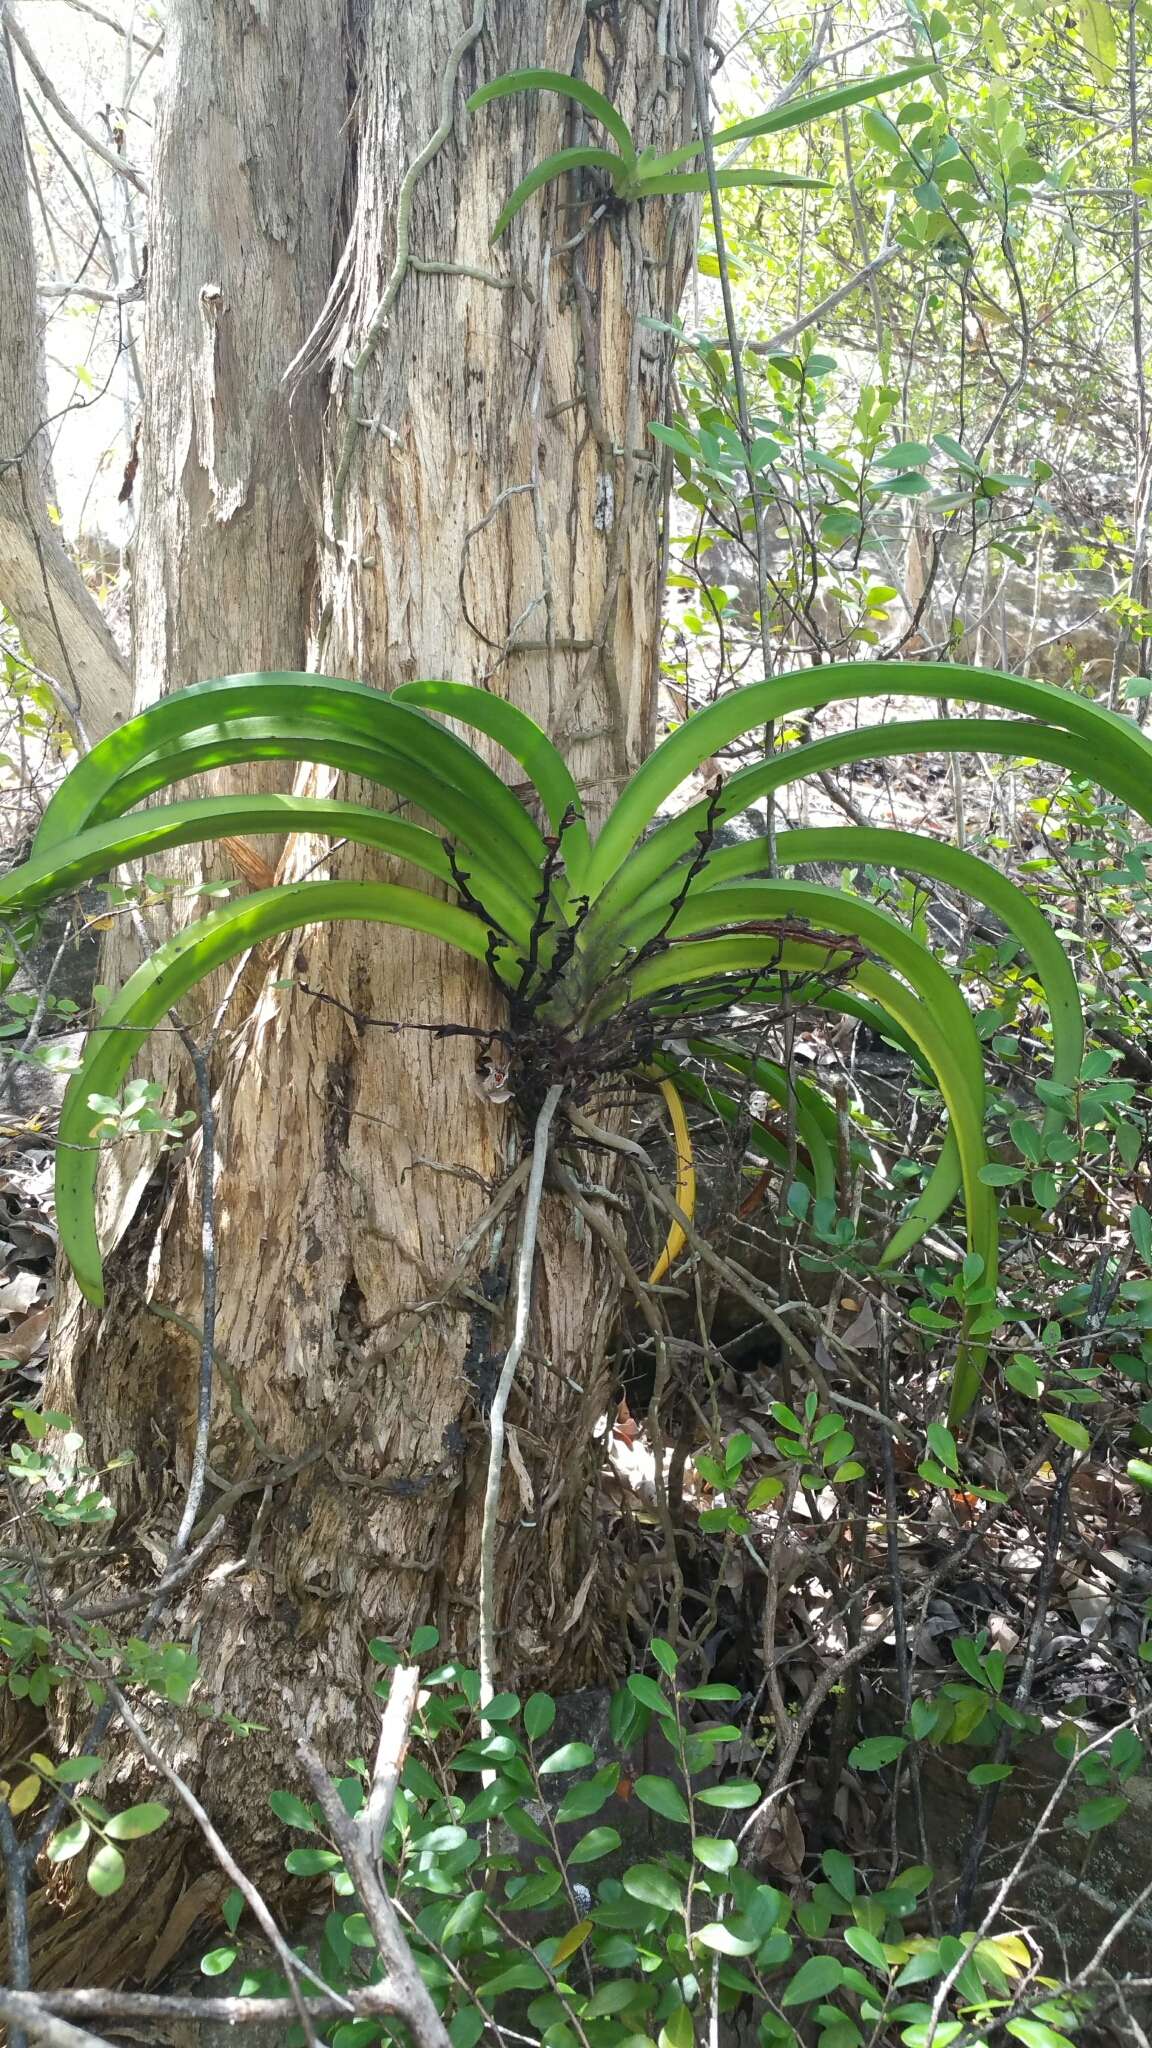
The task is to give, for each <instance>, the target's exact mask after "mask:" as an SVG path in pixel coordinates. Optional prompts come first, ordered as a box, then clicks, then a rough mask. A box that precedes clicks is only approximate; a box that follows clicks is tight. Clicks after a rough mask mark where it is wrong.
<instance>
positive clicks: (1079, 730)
mask: <svg viewBox="0 0 1152 2048" xmlns="http://www.w3.org/2000/svg"><path fill="white" fill-rule="evenodd" d="M872 697H930V698H937V699H939V698H942V697H943V698H951V699H953V700H954V701H955V702H958V703H974V704H992V705H995V706H996V707H997V708H998V709H1000V710H1002V711H1013V712H1019V713H1021V714H1023V716H1024V717H1025V718H1027V719H1030V720H1036V721H1039V722H1040V723H1041V725H1042V726H1044V727H1055V728H1056V730H1057V731H1058V732H1070V733H1075V734H1076V735H1077V736H1078V737H1080V738H1082V739H1084V740H1086V741H1087V742H1088V743H1089V744H1088V746H1087V747H1086V748H1084V749H1083V750H1082V751H1081V754H1080V757H1079V760H1078V762H1077V763H1075V764H1072V765H1075V766H1077V768H1078V771H1079V772H1080V773H1082V774H1091V776H1092V777H1093V779H1094V780H1096V781H1098V782H1100V783H1102V784H1103V786H1104V787H1105V788H1108V789H1113V790H1115V792H1116V794H1117V795H1120V796H1122V797H1123V800H1124V801H1125V802H1126V803H1129V804H1131V805H1132V807H1133V808H1134V809H1137V810H1139V811H1140V813H1141V815H1142V816H1149V815H1150V814H1152V742H1150V741H1149V740H1148V739H1147V738H1146V737H1145V735H1144V734H1143V733H1142V732H1141V730H1140V728H1139V726H1137V725H1136V724H1134V723H1133V721H1132V720H1131V719H1130V718H1124V717H1121V715H1120V714H1119V713H1118V712H1114V711H1107V710H1105V709H1104V708H1103V707H1102V706H1101V705H1098V704H1092V703H1089V702H1088V701H1087V700H1086V699H1085V698H1083V697H1077V696H1075V695H1074V694H1073V693H1072V692H1071V691H1070V690H1059V689H1057V688H1056V687H1055V685H1054V684H1051V683H1036V682H1031V681H1029V680H1027V679H1026V678H1023V677H1020V676H1006V675H1001V674H1000V673H998V672H997V671H995V670H992V669H978V668H957V667H956V666H955V665H954V664H952V663H951V662H931V661H926V662H914V663H913V662H897V661H876V662H852V661H845V662H831V663H829V664H828V666H827V667H825V668H816V669H808V670H806V671H804V672H802V673H800V674H798V675H789V676H780V677H778V678H773V679H772V680H771V681H769V682H762V683H749V684H747V685H746V686H745V687H744V688H743V689H739V690H731V691H729V692H728V693H727V694H726V695H725V696H723V697H718V698H717V699H716V701H715V703H713V704H710V705H708V706H707V707H706V708H705V709H704V710H702V711H697V712H695V713H694V714H693V716H692V717H691V718H689V719H687V720H685V722H684V724H683V725H681V726H678V727H677V729H676V731H675V732H673V733H670V734H669V736H668V738H667V739H666V740H664V741H663V742H662V743H661V745H660V746H659V747H657V749H656V751H655V753H654V754H651V755H650V756H649V758H648V760H647V761H645V762H644V763H643V765H642V766H641V767H640V768H638V769H637V771H636V773H635V775H633V776H632V778H631V780H630V781H629V782H628V783H627V784H626V785H625V787H624V789H623V790H622V791H621V793H620V796H619V798H618V799H617V801H616V803H615V805H614V806H613V809H612V811H611V813H610V815H609V817H608V819H607V821H606V822H605V825H604V829H603V831H602V832H601V834H600V837H599V839H598V840H597V842H596V845H595V847H594V849H593V855H592V868H591V876H590V879H591V884H592V889H593V893H597V892H598V891H599V890H600V889H602V888H603V887H604V885H605V883H606V882H607V881H608V880H609V878H610V877H611V876H613V875H614V874H615V872H616V870H617V869H618V867H619V866H620V863H621V861H622V860H623V858H624V855H625V854H626V853H627V851H628V849H629V848H630V847H631V846H633V845H635V843H636V840H637V839H638V838H639V837H640V835H641V833H642V832H643V831H645V829H646V828H647V826H648V824H649V823H650V821H651V819H652V818H653V817H654V815H655V813H656V811H657V810H658V809H659V807H660V805H661V804H662V803H663V802H664V801H665V799H666V798H667V797H669V796H671V794H672V792H673V790H675V789H678V788H679V786H680V784H681V783H682V782H683V781H684V779H685V777H686V776H687V775H690V774H692V773H693V772H694V771H695V770H696V769H697V768H699V766H700V764H701V763H702V762H703V761H706V760H708V759H710V757H711V756H712V755H714V754H717V753H719V752H721V750H722V749H723V748H724V747H726V746H728V745H729V744H730V743H731V741H732V740H734V739H737V738H739V736H740V735H741V734H743V733H754V732H759V731H761V730H762V729H763V727H764V726H765V725H766V724H768V723H770V722H771V721H773V720H779V719H783V718H788V717H791V716H792V715H794V714H796V713H804V712H812V711H817V710H820V709H822V708H823V707H824V706H825V705H827V704H830V703H837V704H843V703H852V702H856V701H862V700H864V699H866V698H872ZM932 723H933V724H934V725H935V726H936V728H937V729H938V732H939V735H940V737H939V738H938V739H937V740H935V741H934V742H932V744H934V745H936V746H938V747H939V748H940V749H941V750H942V751H948V752H951V751H955V750H956V748H955V746H954V744H953V742H954V737H955V736H954V735H952V734H950V728H951V727H953V726H957V725H960V724H961V723H962V721H960V720H953V719H938V720H935V721H932ZM878 730H879V731H883V732H884V733H885V734H886V741H885V744H884V745H883V746H881V747H880V749H879V752H881V753H883V752H885V751H889V750H891V751H898V750H899V740H898V734H899V726H898V725H894V726H892V727H883V728H872V731H873V733H874V734H875V733H876V732H877V731H878ZM963 746H964V748H965V749H966V750H968V751H971V750H972V742H971V740H970V739H967V738H965V740H964V742H963ZM980 750H981V751H984V750H985V749H984V747H983V746H981V749H980ZM801 751H802V750H801V749H796V750H795V752H796V753H797V754H799V753H800V752H801ZM1039 751H1040V750H1039V748H1038V746H1037V745H1036V744H1035V733H1034V731H1033V729H1032V728H1031V727H1029V728H1028V729H1026V730H1022V731H1021V735H1020V746H1019V753H1020V755H1021V756H1025V755H1028V754H1033V753H1039ZM855 758H857V759H862V758H864V756H861V755H858V756H856V757H855ZM1040 758H1042V759H1046V758H1049V757H1048V756H1046V755H1044V754H1040ZM802 772H806V771H802ZM1121 782H1123V787H1121V786H1120V784H1121ZM727 794H728V793H727V792H726V793H725V796H726V798H727ZM723 815H725V816H728V815H730V812H729V811H728V810H727V807H726V805H725V809H724V812H723ZM648 879H651V877H649V878H648Z"/></svg>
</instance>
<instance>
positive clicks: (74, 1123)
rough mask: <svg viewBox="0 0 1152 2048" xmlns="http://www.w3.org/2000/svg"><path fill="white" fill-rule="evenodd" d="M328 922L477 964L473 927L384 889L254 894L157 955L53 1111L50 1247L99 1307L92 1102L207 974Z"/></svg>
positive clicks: (464, 916) (480, 952)
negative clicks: (396, 935)
mask: <svg viewBox="0 0 1152 2048" xmlns="http://www.w3.org/2000/svg"><path fill="white" fill-rule="evenodd" d="M334 920H364V921H366V922H371V923H374V924H389V925H401V926H404V927H405V928H406V929H408V930H410V931H418V932H427V933H429V934H430V935H431V936H432V937H433V938H439V939H443V940H444V942H445V943H446V944H447V945H450V946H455V947H456V948H457V950H458V951H460V952H463V953H468V954H471V956H472V958H473V959H477V960H483V959H484V958H485V955H486V952H487V947H488V933H487V930H486V928H485V926H484V925H482V924H481V923H480V921H479V919H478V918H475V917H473V916H471V915H470V913H469V912H467V911H465V910H460V909H458V908H457V907H456V906H455V905H454V904H451V903H441V902H439V901H437V899H436V898H435V897H432V896H424V895H422V894H421V893H420V891H419V890H418V889H402V888H396V887H393V886H392V885H391V884H389V883H385V882H295V883H290V884H289V885H288V886H287V887H284V888H280V889H262V890H260V891H259V892H258V893H257V894H256V895H254V896H248V897H246V898H245V900H244V901H243V902H242V903H239V904H235V905H229V907H228V908H227V909H226V910H217V911H214V912H213V913H212V914H211V915H210V916H209V917H205V918H202V919H200V921H199V922H198V923H196V924H192V925H188V926H186V927H185V929H184V930H183V931H181V932H178V933H177V934H176V936H175V937H174V938H172V939H169V940H168V941H167V943H166V944H165V945H163V946H160V947H158V948H157V950H156V952H155V953H153V954H152V956H151V958H150V959H148V960H146V961H145V962H144V964H143V966H141V967H138V968H137V970H136V972H135V974H133V975H132V977H131V979H130V980H129V981H127V982H126V983H125V985H124V987H123V988H122V989H121V990H120V993H119V994H118V995H117V996H116V998H115V999H114V1001H113V1002H112V1003H110V1004H109V1007H108V1009H107V1010H106V1011H105V1013H104V1018H103V1022H102V1024H101V1026H100V1029H99V1030H97V1031H94V1032H93V1033H92V1035H91V1037H90V1038H89V1040H88V1042H87V1045H86V1046H85V1048H84V1058H83V1062H82V1064H81V1066H80V1068H79V1070H78V1071H77V1072H76V1073H75V1074H74V1075H73V1076H72V1079H71V1081H70V1082H69V1084H68V1089H67V1092H66V1094H65V1097H64V1104H63V1107H62V1109H61V1112H60V1142H59V1147H58V1149H57V1153H56V1214H57V1223H58V1227H59V1231H60V1242H61V1245H62V1246H63V1249H64V1251H65V1253H66V1255H67V1257H68V1260H69V1262H70V1264H71V1266H72V1269H73V1271H74V1272H75V1274H76V1278H77V1280H78V1282H79V1284H80V1287H81V1289H82V1291H83V1293H84V1294H85V1295H86V1296H87V1298H88V1300H89V1301H92V1302H96V1303H97V1304H99V1303H102V1302H103V1300H104V1279H103V1272H102V1268H101V1260H100V1245H99V1240H98V1238H97V1234H96V1198H95V1197H96V1168H97V1164H98V1161H99V1156H100V1146H99V1145H98V1144H97V1143H95V1142H94V1140H93V1131H94V1129H95V1127H96V1126H97V1125H98V1123H99V1122H100V1112H99V1110H94V1109H93V1108H92V1107H91V1105H90V1102H89V1097H90V1096H92V1095H104V1096H110V1097H116V1096H117V1095H118V1094H119V1092H120V1089H121V1087H122V1085H123V1082H124V1077H125V1075H126V1074H127V1072H128V1069H129V1067H130V1066H131V1064H132V1061H133V1060H134V1058H135V1057H136V1054H137V1052H138V1051H139V1049H140V1047H141V1045H142V1044H143V1043H144V1041H145V1039H146V1038H147V1037H148V1034H149V1032H150V1031H151V1030H152V1028H153V1026H154V1025H156V1024H158V1023H159V1022H160V1020H161V1018H162V1017H164V1016H165V1015H166V1014H167V1012H168V1011H169V1010H170V1009H171V1008H172V1007H173V1006H174V1005H175V1004H177V1003H179V1002H180V1000H181V998H182V997H183V996H185V995H187V993H188V990H189V989H190V988H193V987H194V986H195V985H196V983H197V982H199V981H202V980H203V979H204V977H205V975H208V974H211V973H212V971H213V969H214V968H217V967H222V966H224V965H225V964H226V963H227V962H228V961H229V960H235V959H236V957H237V956H238V955H239V954H241V953H244V952H246V951H247V950H248V948H249V947H251V946H257V945H259V944H260V943H261V942H262V941H263V940H265V939H270V938H274V937H276V935H277V934H278V933H281V932H288V931H296V930H299V929H301V928H302V927H303V926H305V925H311V924H327V923H331V922H332V921H334Z"/></svg>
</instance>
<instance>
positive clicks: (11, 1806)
mask: <svg viewBox="0 0 1152 2048" xmlns="http://www.w3.org/2000/svg"><path fill="white" fill-rule="evenodd" d="M39 1797H40V1779H39V1778H37V1777H31V1778H21V1780H20V1783H19V1784H18V1785H17V1787H16V1790H15V1791H14V1792H13V1793H12V1794H11V1796H10V1797H9V1800H8V1811H9V1812H10V1813H25V1812H26V1811H27V1809H28V1808H29V1807H30V1806H31V1805H33V1804H34V1802H35V1801H36V1800H37V1799H38V1798H39Z"/></svg>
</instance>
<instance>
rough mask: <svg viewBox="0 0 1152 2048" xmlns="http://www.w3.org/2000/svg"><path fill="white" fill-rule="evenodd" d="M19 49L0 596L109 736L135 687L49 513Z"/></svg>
mask: <svg viewBox="0 0 1152 2048" xmlns="http://www.w3.org/2000/svg"><path fill="white" fill-rule="evenodd" d="M35 280H36V259H35V250H34V247H33V242H32V221H31V217H30V215H29V211H28V167H27V164H26V163H25V159H24V135H23V129H22V126H21V121H20V99H19V94H18V92H17V89H16V79H15V75H14V73H13V69H12V50H11V45H10V43H9V41H8V38H7V36H6V35H0V306H3V308H4V345H3V347H2V348H0V604H3V605H4V606H5V608H6V609H7V610H8V611H9V612H11V614H12V616H13V618H14V619H15V620H16V622H17V624H18V626H19V628H20V635H21V639H22V641H23V643H24V647H25V648H26V650H27V653H28V655H29V658H30V659H31V660H32V661H34V662H35V664H36V666H37V668H39V669H41V670H42V671H43V672H44V674H45V675H46V676H47V678H48V680H49V682H50V683H51V684H52V686H53V688H54V690H55V692H56V695H57V698H58V701H59V703H60V706H61V709H62V711H63V713H64V716H65V718H66V719H67V721H68V723H69V724H70V725H71V726H72V727H73V729H74V730H76V731H78V732H79V733H80V734H82V735H83V736H86V737H87V738H88V739H89V740H98V739H103V737H104V734H105V733H106V732H110V731H111V729H112V727H113V726H114V725H117V724H119V722H120V720H121V719H122V718H124V717H125V716H126V715H127V712H128V708H129V698H130V695H131V688H130V684H129V679H128V672H127V670H126V669H125V667H124V664H123V662H122V661H121V659H120V656H119V654H118V652H117V649H116V643H115V641H114V640H113V638H112V635H111V633H110V632H109V631H108V628H107V626H106V625H105V624H104V621H103V619H102V618H101V616H100V613H99V611H98V609H97V606H96V603H95V600H94V599H93V597H92V596H91V593H90V592H89V591H88V590H87V589H86V588H85V585H84V582H83V579H82V577H81V575H80V571H79V570H78V569H77V567H76V564H75V563H74V562H73V561H72V560H71V559H70V557H69V556H68V555H66V554H65V552H64V549H63V547H62V546H61V543H60V536H59V533H58V531H57V529H56V527H55V526H54V525H53V523H52V520H51V518H50V517H49V511H48V507H49V504H50V501H51V473H50V469H51V466H50V460H49V454H48V435H47V432H46V430H45V415H46V413H47V402H46V390H45V382H44V343H43V335H42V330H41V323H40V305H39V301H38V299H37V296H36V285H35Z"/></svg>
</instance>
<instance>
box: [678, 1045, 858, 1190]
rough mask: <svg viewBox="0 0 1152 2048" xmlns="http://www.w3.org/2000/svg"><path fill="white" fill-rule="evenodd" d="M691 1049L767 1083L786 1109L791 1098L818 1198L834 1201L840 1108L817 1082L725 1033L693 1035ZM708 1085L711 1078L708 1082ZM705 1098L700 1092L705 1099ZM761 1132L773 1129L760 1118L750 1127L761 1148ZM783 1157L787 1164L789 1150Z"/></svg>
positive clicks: (740, 1108)
mask: <svg viewBox="0 0 1152 2048" xmlns="http://www.w3.org/2000/svg"><path fill="white" fill-rule="evenodd" d="M688 1050H689V1052H690V1053H693V1054H695V1056H696V1057H697V1058H698V1059H702V1060H707V1061H708V1062H709V1063H710V1064H712V1063H714V1064H716V1065H718V1066H722V1067H728V1068H729V1069H730V1071H731V1072H732V1073H734V1074H743V1075H744V1076H745V1077H746V1078H747V1079H748V1080H750V1081H751V1082H752V1083H753V1085H754V1086H755V1087H757V1088H761V1089H763V1091H764V1093H765V1095H767V1096H769V1097H770V1098H771V1100H772V1101H773V1102H778V1103H779V1104H780V1105H781V1107H782V1108H784V1109H787V1107H788V1104H789V1102H794V1103H795V1106H796V1131H797V1136H798V1137H799V1139H800V1142H801V1144H802V1145H803V1146H804V1148H805V1150H806V1152H807V1154H808V1157H809V1159H810V1160H811V1162H812V1173H811V1176H810V1178H811V1185H812V1192H813V1194H814V1195H815V1196H816V1197H817V1199H818V1200H821V1199H827V1200H831V1201H834V1200H835V1198H836V1156H835V1153H834V1151H833V1146H834V1144H835V1142H836V1112H835V1110H834V1109H833V1107H832V1104H831V1103H830V1102H829V1101H828V1099H827V1097H826V1096H824V1095H822V1094H821V1092H820V1090H819V1088H816V1087H814V1086H813V1084H812V1082H811V1081H808V1080H806V1079H805V1077H804V1076H803V1075H802V1074H793V1075H792V1076H791V1077H789V1075H788V1073H787V1071H786V1069H785V1068H784V1067H782V1066H781V1065H780V1063H779V1061H778V1060H767V1059H756V1058H754V1057H753V1055H752V1054H751V1053H745V1052H743V1051H742V1050H741V1049H740V1048H739V1047H737V1046H730V1045H725V1044H724V1042H723V1040H722V1039H710V1038H709V1039H705V1038H693V1039H690V1040H689V1042H688ZM677 1071H678V1075H679V1077H680V1078H679V1079H678V1083H677V1085H678V1086H679V1085H682V1083H683V1081H684V1080H685V1079H686V1077H685V1075H684V1069H683V1068H679V1069H678V1070H677ZM705 1086H706V1087H707V1086H710V1084H709V1083H706V1084H705ZM703 1099H704V1097H703V1096H701V1100H703ZM732 1106H733V1110H734V1112H735V1114H736V1115H737V1116H743V1115H744V1114H745V1113H746V1110H745V1105H742V1104H737V1103H733V1105H732ZM757 1135H759V1137H761V1138H763V1137H766V1136H768V1135H770V1134H769V1133H765V1132H761V1131H760V1130H759V1126H758V1125H756V1124H753V1126H752V1129H751V1131H750V1132H749V1142H750V1144H751V1145H752V1149H753V1150H754V1151H763V1150H765V1149H766V1148H765V1147H764V1146H763V1145H762V1144H760V1143H757V1142H756V1138H757ZM777 1142H778V1141H777ZM782 1149H783V1148H782ZM782 1163H783V1164H784V1165H785V1166H787V1163H788V1155H787V1151H786V1150H784V1157H783V1162H782Z"/></svg>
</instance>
